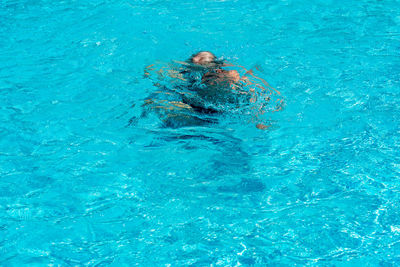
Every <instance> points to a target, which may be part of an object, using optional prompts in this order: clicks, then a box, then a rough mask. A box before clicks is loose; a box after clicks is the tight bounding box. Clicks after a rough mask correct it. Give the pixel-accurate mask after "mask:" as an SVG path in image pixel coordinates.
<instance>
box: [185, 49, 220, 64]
mask: <svg viewBox="0 0 400 267" xmlns="http://www.w3.org/2000/svg"><path fill="white" fill-rule="evenodd" d="M215 59H216V57H215V55H214V54H213V53H211V52H209V51H202V52H199V53H197V54H194V55H193V56H192V57H191V58H190V61H191V62H192V63H194V64H197V65H209V64H213V63H215Z"/></svg>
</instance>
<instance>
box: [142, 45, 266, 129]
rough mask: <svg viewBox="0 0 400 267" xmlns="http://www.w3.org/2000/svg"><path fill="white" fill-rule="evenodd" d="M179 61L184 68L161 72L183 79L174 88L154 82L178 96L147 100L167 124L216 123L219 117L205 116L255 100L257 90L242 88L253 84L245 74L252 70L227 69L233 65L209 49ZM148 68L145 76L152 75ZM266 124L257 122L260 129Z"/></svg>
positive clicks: (163, 91)
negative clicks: (205, 116)
mask: <svg viewBox="0 0 400 267" xmlns="http://www.w3.org/2000/svg"><path fill="white" fill-rule="evenodd" d="M177 63H179V64H180V65H181V66H183V68H180V69H167V70H166V71H165V70H162V69H160V70H159V71H158V74H159V75H161V77H165V73H166V75H167V76H168V77H170V78H172V79H173V80H175V81H176V80H178V81H181V82H180V83H179V84H178V85H175V88H172V90H171V89H168V88H167V87H168V86H162V85H160V84H159V83H155V85H156V86H157V87H160V88H162V90H161V91H160V93H164V94H169V96H173V97H175V99H174V100H155V99H156V98H155V97H152V98H149V99H147V100H146V103H147V104H152V108H153V110H156V111H157V113H159V114H160V115H161V116H162V120H163V122H164V123H165V124H166V125H167V126H174V125H176V126H178V127H179V126H188V125H193V124H196V125H197V124H199V123H204V122H205V123H210V122H215V121H216V118H209V117H208V118H203V117H204V116H203V115H205V114H206V115H216V114H221V113H223V112H224V110H226V107H227V106H230V107H235V108H240V105H241V104H243V103H250V102H252V98H253V96H252V93H254V90H253V91H252V90H249V91H245V90H243V89H242V88H243V87H244V86H247V85H249V84H251V83H250V81H249V79H248V77H246V74H248V73H250V74H252V73H251V71H246V73H245V75H243V76H240V74H239V72H238V71H236V70H227V69H224V68H225V67H232V66H233V65H230V64H226V63H225V62H223V61H219V60H217V59H216V57H215V56H214V55H213V54H212V53H211V52H208V51H203V52H199V53H197V54H195V55H193V56H192V57H191V58H190V59H189V60H187V61H186V62H179V61H177ZM149 70H150V68H149V67H148V68H147V69H146V71H145V75H146V76H149V75H150V74H149ZM257 85H258V84H257ZM258 86H259V87H260V88H262V86H260V85H258ZM166 91H171V92H170V93H167V92H166ZM154 103H156V104H157V105H154ZM264 126H265V125H262V124H257V128H259V129H265V128H266V127H264Z"/></svg>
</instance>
